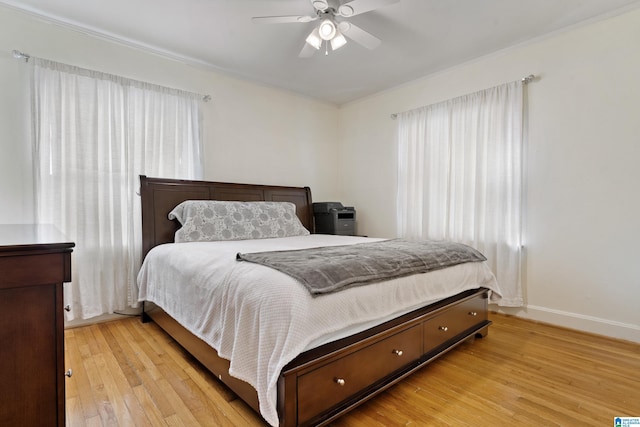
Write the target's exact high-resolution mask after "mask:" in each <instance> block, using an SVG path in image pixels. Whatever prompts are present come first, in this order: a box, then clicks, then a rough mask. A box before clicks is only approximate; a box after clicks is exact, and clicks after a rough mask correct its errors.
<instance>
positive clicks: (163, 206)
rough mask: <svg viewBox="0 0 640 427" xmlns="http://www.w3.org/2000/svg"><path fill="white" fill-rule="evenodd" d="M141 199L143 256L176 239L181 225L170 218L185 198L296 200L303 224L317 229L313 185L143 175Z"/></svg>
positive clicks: (249, 200)
mask: <svg viewBox="0 0 640 427" xmlns="http://www.w3.org/2000/svg"><path fill="white" fill-rule="evenodd" d="M140 198H141V203H142V258H143V259H144V257H145V256H146V255H147V252H149V251H150V250H151V249H152V248H153V247H154V246H157V245H161V244H163V243H170V242H173V236H174V235H175V232H176V230H177V229H178V227H179V225H180V224H179V223H178V222H177V221H173V220H170V219H169V218H168V214H169V212H171V210H172V209H173V208H174V207H176V206H177V205H178V204H180V203H181V202H184V201H185V200H228V201H240V202H257V201H273V202H292V203H294V204H295V205H296V213H297V215H298V218H300V221H301V222H302V225H304V226H305V228H306V229H307V230H309V231H310V232H312V233H313V232H314V226H313V206H312V205H311V189H309V187H281V186H275V185H259V184H256V185H254V184H235V183H229V182H209V181H190V180H182V179H164V178H149V177H147V176H145V175H140Z"/></svg>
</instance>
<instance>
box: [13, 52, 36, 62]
mask: <svg viewBox="0 0 640 427" xmlns="http://www.w3.org/2000/svg"><path fill="white" fill-rule="evenodd" d="M11 53H12V54H13V57H14V58H15V59H24V62H29V58H31V57H30V56H29V55H27V54H26V53H22V52H20V51H19V50H17V49H14V50H13V52H11Z"/></svg>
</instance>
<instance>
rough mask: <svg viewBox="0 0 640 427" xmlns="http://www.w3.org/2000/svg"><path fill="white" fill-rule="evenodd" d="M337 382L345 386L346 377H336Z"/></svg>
mask: <svg viewBox="0 0 640 427" xmlns="http://www.w3.org/2000/svg"><path fill="white" fill-rule="evenodd" d="M335 382H336V384H338V385H339V386H344V385H345V384H346V381H345V380H344V378H336V379H335Z"/></svg>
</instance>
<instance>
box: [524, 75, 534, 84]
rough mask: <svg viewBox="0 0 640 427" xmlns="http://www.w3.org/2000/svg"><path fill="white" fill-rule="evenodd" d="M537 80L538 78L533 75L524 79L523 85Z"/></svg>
mask: <svg viewBox="0 0 640 427" xmlns="http://www.w3.org/2000/svg"><path fill="white" fill-rule="evenodd" d="M535 78H536V76H534V75H533V74H529V75H528V76H527V77H523V78H522V83H531V82H532V81H533V79H535Z"/></svg>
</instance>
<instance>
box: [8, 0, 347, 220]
mask: <svg viewBox="0 0 640 427" xmlns="http://www.w3.org/2000/svg"><path fill="white" fill-rule="evenodd" d="M14 49H18V50H20V51H23V52H25V53H28V54H30V55H33V56H38V57H42V58H47V59H51V60H54V61H59V62H64V63H68V64H72V65H77V66H80V67H84V68H90V69H95V70H99V71H103V72H107V73H112V74H117V75H121V76H124V77H129V78H133V79H138V80H143V81H147V82H152V83H157V84H160V85H164V86H169V87H174V88H178V89H184V90H188V91H192V92H196V93H201V94H209V95H211V97H212V98H213V99H212V101H210V102H208V103H205V104H203V125H204V154H205V177H204V178H205V179H208V180H218V181H234V182H248V183H262V184H274V185H294V186H309V187H311V189H312V190H313V196H314V198H315V199H318V200H320V199H334V198H336V197H337V192H338V191H339V190H338V186H337V170H338V169H337V165H336V164H335V162H334V161H333V153H334V152H335V150H336V146H337V144H338V140H337V129H338V126H337V123H338V122H337V120H338V110H337V108H336V107H335V106H334V105H331V104H325V103H321V102H318V101H315V100H312V99H309V98H304V97H301V96H298V95H294V94H292V93H288V92H284V91H281V90H276V89H273V88H269V87H265V86H261V85H258V84H254V83H250V82H248V81H244V80H239V79H234V78H231V77H229V76H226V75H224V74H222V73H218V72H213V71H211V70H205V69H202V68H196V67H194V66H190V65H187V64H184V63H181V62H179V61H174V60H171V59H167V58H163V57H161V56H158V55H154V54H151V53H146V52H142V51H140V50H137V49H133V48H130V47H127V46H124V45H122V44H117V43H113V42H110V41H106V40H101V39H98V38H96V37H93V36H90V35H87V34H83V33H80V32H77V31H73V30H70V29H68V28H65V27H61V26H59V25H54V24H50V23H46V22H44V21H43V20H40V19H35V18H34V17H31V16H29V15H26V14H23V13H21V12H18V11H15V10H12V9H8V8H5V7H3V6H0V205H1V206H2V209H0V223H29V222H32V221H33V220H34V218H33V180H32V178H31V177H32V166H31V143H30V140H29V136H28V129H29V116H28V94H27V93H26V92H25V91H26V90H27V88H28V66H27V65H26V64H25V63H24V62H23V61H18V60H16V59H14V58H13V57H12V55H11V52H12V51H13V50H14ZM8 206H11V209H7V208H6V207H8Z"/></svg>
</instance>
